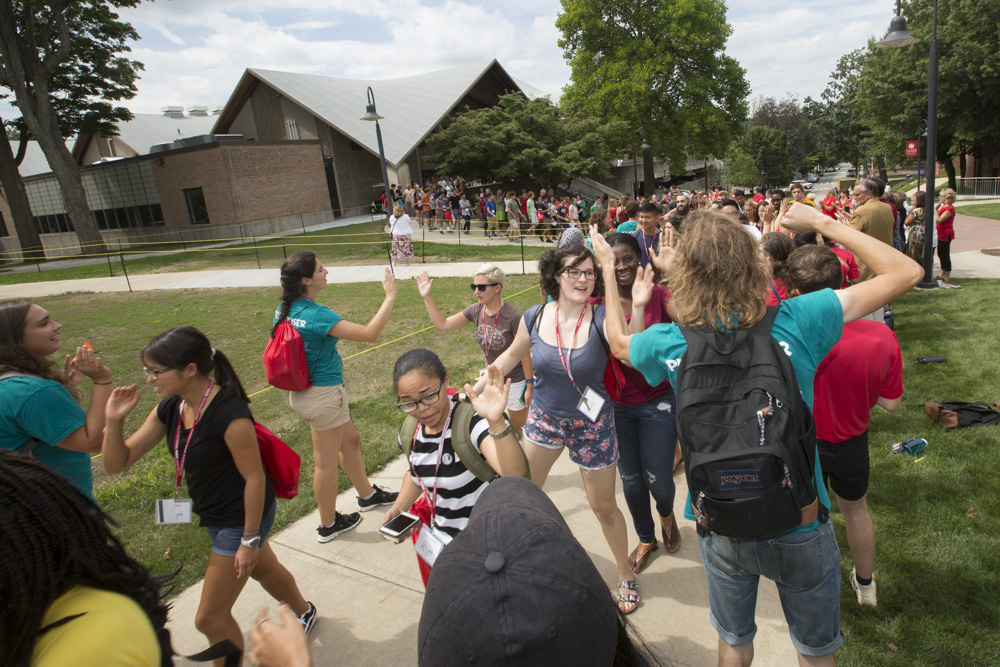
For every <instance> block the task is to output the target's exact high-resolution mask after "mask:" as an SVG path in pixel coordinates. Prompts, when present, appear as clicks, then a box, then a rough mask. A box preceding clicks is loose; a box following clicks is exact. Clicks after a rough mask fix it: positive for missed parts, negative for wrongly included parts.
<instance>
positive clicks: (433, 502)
mask: <svg viewBox="0 0 1000 667" xmlns="http://www.w3.org/2000/svg"><path fill="white" fill-rule="evenodd" d="M448 403H449V407H448V418H447V419H445V421H444V428H442V429H441V437H440V438H439V439H438V447H437V463H435V464H434V493H433V495H432V494H430V493H428V492H427V485H426V484H424V480H423V479H422V478H421V477H420V475H418V474H417V469H416V468H414V467H413V461H412V460H411V461H407V463H409V464H410V470H412V471H413V476H414V477H416V478H417V484H419V485H420V490H421V491H422V492H423V494H424V496H425V497H426V498H427V501H428V502H430V504H431V528H434V513H435V512H436V511H437V495H438V469H439V468H440V467H441V455H442V454H443V453H444V441H445V436H446V435H447V433H448V426H450V425H451V415H452V410H453V408H454V404H452V403H451V397H450V396H449V397H448ZM422 429H423V427H422V426H420V427H418V428H417V429H416V430H415V431H414V432H413V442H412V443H411V444H410V451H411V452H412V451H413V448H414V446H416V444H417V435H418V434H419V433H420V431H421V430H422Z"/></svg>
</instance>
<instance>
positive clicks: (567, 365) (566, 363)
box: [556, 303, 587, 404]
mask: <svg viewBox="0 0 1000 667" xmlns="http://www.w3.org/2000/svg"><path fill="white" fill-rule="evenodd" d="M586 312H587V307H586V306H584V307H583V310H582V311H580V319H578V320H577V321H576V329H574V330H573V344H572V347H571V348H570V350H569V354H568V355H567V356H566V357H565V358H564V357H563V349H562V337H561V336H560V335H559V304H558V303H556V349H557V350H559V362H560V363H561V364H562V367H563V370H564V371H566V375H567V376H569V381H570V382H572V383H573V388H574V389H576V393H578V394H580V398H583V402H584V403H585V404H586V402H587V399H586V398H585V397H584V396H583V392H582V391H580V388H579V387H578V386H576V380H574V379H573V372H572V370H570V362H572V360H573V359H572V357H573V350H574V349H576V334H578V333H579V332H580V325H581V324H582V323H583V316H584V315H585V314H586Z"/></svg>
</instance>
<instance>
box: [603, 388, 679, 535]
mask: <svg viewBox="0 0 1000 667" xmlns="http://www.w3.org/2000/svg"><path fill="white" fill-rule="evenodd" d="M676 408H677V399H676V398H675V397H674V392H673V390H672V389H669V390H667V393H665V394H663V396H660V397H659V398H657V399H655V400H652V401H649V402H648V403H643V404H641V405H617V404H616V405H615V430H616V431H617V432H618V473H619V474H620V475H621V477H622V488H623V490H624V491H625V503H626V504H627V505H628V511H629V513H630V514H631V515H632V523H633V524H634V525H635V532H636V534H638V535H639V539H640V540H642V541H643V542H646V543H647V544H648V543H650V542H652V541H653V540H654V539H656V524H655V523H654V522H653V514H652V512H650V510H649V494H652V495H653V500H654V501H656V511H657V512H659V514H660V516H669V515H670V513H671V512H673V511H674V491H675V488H674V472H673V471H674V449H675V448H676V447H677V416H676Z"/></svg>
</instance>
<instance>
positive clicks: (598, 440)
mask: <svg viewBox="0 0 1000 667" xmlns="http://www.w3.org/2000/svg"><path fill="white" fill-rule="evenodd" d="M609 406H610V403H609V404H606V405H605V410H604V412H602V413H601V414H600V416H598V418H597V421H596V422H592V421H590V420H589V419H587V417H585V416H584V415H583V414H582V413H581V414H580V418H579V419H564V418H562V417H554V416H552V415H547V414H545V413H544V412H542V411H541V410H540V409H539V408H538V403H536V402H535V401H532V402H531V408H529V409H528V423H527V424H525V425H524V437H525V438H527V439H528V440H530V441H531V442H533V443H535V444H536V445H539V446H540V447H544V448H546V449H560V448H562V447H565V448H566V449H568V450H569V458H570V460H571V461H572V462H573V463H575V464H577V465H578V466H580V467H581V468H583V469H584V470H601V469H602V468H607V467H608V466H610V465H614V464H615V463H617V462H618V436H617V434H616V433H615V413H614V411H613V410H611V409H608V408H609Z"/></svg>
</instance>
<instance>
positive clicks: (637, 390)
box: [591, 284, 673, 405]
mask: <svg viewBox="0 0 1000 667" xmlns="http://www.w3.org/2000/svg"><path fill="white" fill-rule="evenodd" d="M615 292H617V289H615ZM670 297H671V294H670V290H669V289H667V287H665V286H663V285H660V284H655V285H653V295H652V296H651V297H650V299H649V303H647V304H646V308H645V311H644V313H643V315H644V317H643V318H642V319H643V323H644V324H645V329H648V328H649V327H651V326H653V325H654V324H668V323H670V322H673V320H671V319H670V317H669V316H668V315H667V303H668V302H669V301H670ZM591 301H592V302H594V303H604V300H603V299H591ZM631 319H632V314H631V313H626V314H625V320H626V321H628V320H631ZM645 329H644V330H645ZM608 363H609V364H610V363H611V362H608ZM618 366H619V367H620V368H621V370H622V375H623V376H624V377H625V385H624V386H623V387H622V394H621V397H620V398H619V399H618V400H617V401H614V402H615V403H616V404H618V405H642V404H643V403H649V402H650V401H653V400H656V399H657V398H659V397H660V396H662V395H663V394H665V393H666V391H667V389H669V388H670V382H669V381H668V380H664V381H663V382H661V383H660V384H658V385H656V386H655V387H651V386H650V385H649V383H648V382H646V378H644V377H643V376H642V373H640V372H639V371H637V370H635V369H634V368H629V367H628V366H626V365H625V364H623V363H621V362H620V361H619V362H618Z"/></svg>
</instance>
